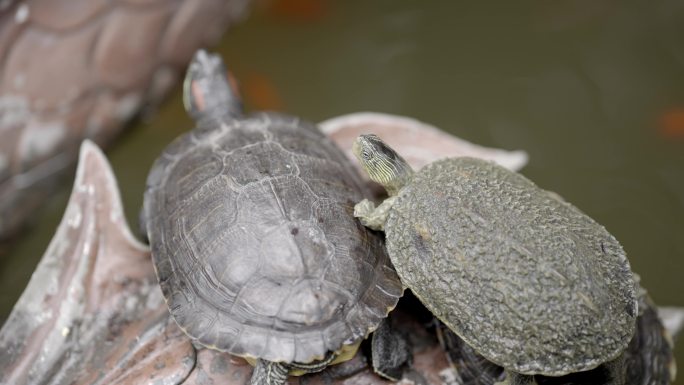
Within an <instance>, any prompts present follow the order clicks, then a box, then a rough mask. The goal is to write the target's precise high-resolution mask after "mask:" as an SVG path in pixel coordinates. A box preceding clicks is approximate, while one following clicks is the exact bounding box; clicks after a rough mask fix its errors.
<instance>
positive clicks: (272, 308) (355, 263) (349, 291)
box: [144, 114, 402, 362]
mask: <svg viewBox="0 0 684 385" xmlns="http://www.w3.org/2000/svg"><path fill="white" fill-rule="evenodd" d="M361 186H362V185H361V182H360V180H359V178H358V177H357V176H356V175H355V174H354V172H353V170H352V169H351V167H350V166H349V164H348V163H347V161H346V159H345V158H344V155H343V154H342V153H341V152H340V151H339V150H338V149H337V148H336V147H335V146H334V145H333V144H332V142H330V141H329V140H327V139H326V138H325V137H324V136H323V135H322V134H321V133H320V132H319V131H318V129H317V128H316V127H315V126H313V125H310V124H306V123H303V122H300V121H299V120H297V119H294V118H289V117H285V116H280V115H268V114H259V115H256V116H252V117H250V118H247V119H242V120H232V119H226V120H225V121H224V122H223V123H221V124H219V122H216V121H213V120H207V121H201V122H200V127H199V128H197V129H195V130H194V131H192V132H190V133H188V134H186V135H184V136H182V137H180V138H179V139H177V140H176V141H175V142H174V143H172V144H171V145H170V146H169V147H168V148H167V149H166V151H165V152H164V153H163V154H162V156H161V157H160V158H159V159H158V160H157V162H156V163H155V165H154V167H153V169H152V171H151V172H150V175H149V177H148V188H147V191H146V193H145V204H144V210H145V215H146V220H147V231H148V236H149V239H150V244H151V245H152V255H153V258H154V262H155V266H156V270H157V275H158V278H159V282H160V284H161V288H162V291H163V293H164V296H165V297H166V299H167V303H168V305H169V309H170V310H171V314H172V315H173V316H174V318H175V319H176V322H177V323H178V324H179V325H180V326H181V328H183V329H184V330H185V332H186V333H187V334H189V335H190V336H191V337H193V338H195V339H196V340H198V341H199V342H200V343H201V344H203V345H205V346H208V347H211V348H215V349H218V350H224V351H228V352H231V353H233V354H237V355H242V356H252V357H261V358H265V359H267V360H270V361H285V362H293V361H295V362H309V361H311V360H313V359H316V358H320V357H322V356H323V355H324V354H325V353H326V352H327V351H335V350H338V349H339V348H340V347H341V346H342V344H343V343H345V342H347V343H348V342H350V341H351V340H356V339H358V338H360V337H364V336H366V335H367V334H368V333H369V332H370V331H372V330H373V329H374V328H375V327H376V326H377V324H378V323H379V322H380V320H381V319H382V318H384V317H385V316H386V315H387V313H388V311H389V310H390V309H391V308H393V307H394V306H395V305H396V302H397V300H398V298H399V296H400V295H401V292H402V288H401V283H400V281H399V279H398V277H397V275H396V272H395V271H394V269H393V268H392V267H391V263H390V262H389V258H388V257H387V254H386V253H385V251H384V248H383V246H382V243H381V239H380V238H379V237H378V236H377V235H376V234H373V233H371V232H369V231H367V230H366V229H365V228H364V227H363V226H361V225H360V224H359V223H358V221H356V220H355V219H354V217H353V216H352V212H353V205H354V203H355V202H357V201H359V200H360V199H362V198H363V195H364V194H363V192H362V191H363V190H362V187H361Z"/></svg>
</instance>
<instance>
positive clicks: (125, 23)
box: [92, 3, 173, 90]
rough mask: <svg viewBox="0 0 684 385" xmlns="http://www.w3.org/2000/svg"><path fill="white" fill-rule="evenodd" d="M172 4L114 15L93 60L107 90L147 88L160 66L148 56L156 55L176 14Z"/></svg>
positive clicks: (133, 8) (128, 9)
mask: <svg viewBox="0 0 684 385" xmlns="http://www.w3.org/2000/svg"><path fill="white" fill-rule="evenodd" d="M171 5H172V3H168V5H162V6H158V7H154V8H135V7H121V8H119V9H116V10H114V11H113V12H112V14H111V16H110V20H109V22H108V23H107V25H105V26H103V28H102V31H101V33H100V36H99V39H98V41H97V43H96V45H95V47H94V49H93V58H92V59H93V67H94V70H95V75H96V76H97V78H98V79H101V81H102V82H103V83H104V84H103V85H104V86H105V87H109V88H113V89H115V90H126V89H131V88H141V87H142V86H143V85H144V83H145V82H146V81H147V79H148V78H149V77H150V75H151V74H152V71H153V69H154V67H155V65H156V64H157V63H155V60H147V59H146V56H150V55H155V54H156V53H157V47H158V45H159V44H160V42H161V40H162V36H163V33H164V31H165V29H166V28H165V26H166V25H167V24H168V23H169V21H170V19H171V16H172V15H173V14H172V12H173V8H172V7H171ZM133 36H135V38H133Z"/></svg>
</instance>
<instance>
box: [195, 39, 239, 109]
mask: <svg viewBox="0 0 684 385" xmlns="http://www.w3.org/2000/svg"><path fill="white" fill-rule="evenodd" d="M183 105H184V106H185V110H186V111H187V113H188V115H190V116H191V117H192V118H193V119H194V120H195V121H198V120H200V119H203V118H205V117H210V118H219V117H221V116H224V115H229V116H233V117H239V116H241V115H242V101H241V100H240V96H239V94H238V91H237V87H236V86H234V82H231V81H230V79H229V74H228V71H227V70H226V67H225V65H224V64H223V60H221V57H220V56H219V55H215V54H210V53H208V52H207V51H205V50H203V49H201V50H198V51H197V52H196V53H195V56H194V57H193V58H192V62H190V66H189V67H188V72H187V73H186V75H185V80H184V81H183Z"/></svg>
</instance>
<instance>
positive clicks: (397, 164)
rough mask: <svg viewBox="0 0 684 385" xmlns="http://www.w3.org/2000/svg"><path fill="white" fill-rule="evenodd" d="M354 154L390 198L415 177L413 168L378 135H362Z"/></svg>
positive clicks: (356, 141)
mask: <svg viewBox="0 0 684 385" xmlns="http://www.w3.org/2000/svg"><path fill="white" fill-rule="evenodd" d="M352 152H353V153H354V156H356V159H358V160H359V163H360V164H361V167H362V168H363V169H364V171H366V173H367V174H368V176H369V177H370V179H371V180H372V181H374V182H377V183H380V184H381V185H382V186H383V187H384V188H385V189H386V190H387V194H389V195H390V196H393V195H396V194H397V193H398V192H399V190H400V189H401V188H402V187H404V186H405V185H406V184H407V183H408V182H409V181H410V180H411V177H412V176H413V170H412V169H411V166H409V164H408V163H407V162H406V161H405V160H404V158H402V157H401V156H400V155H399V154H397V153H396V151H394V150H393V149H392V148H391V147H390V146H388V145H387V144H386V143H385V142H383V141H382V139H380V138H379V137H378V136H377V135H374V134H368V135H361V136H359V137H358V138H356V140H355V141H354V144H353V145H352Z"/></svg>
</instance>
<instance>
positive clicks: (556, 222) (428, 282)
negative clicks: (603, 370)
mask: <svg viewBox="0 0 684 385" xmlns="http://www.w3.org/2000/svg"><path fill="white" fill-rule="evenodd" d="M385 228H386V232H387V242H388V246H387V247H388V251H389V253H390V255H391V256H392V258H393V263H394V265H395V267H396V268H397V271H398V273H399V275H400V277H401V278H402V281H404V283H405V284H406V285H407V286H408V287H410V288H411V289H412V290H413V291H414V292H415V293H416V295H417V296H418V297H419V298H421V299H422V300H423V302H424V303H426V304H427V305H429V306H428V307H429V308H430V310H432V311H433V313H435V314H436V315H437V316H438V317H439V318H440V319H442V321H444V322H445V323H446V324H447V325H449V326H450V327H451V328H452V330H454V331H455V332H456V333H457V334H459V336H461V338H463V339H464V340H465V341H466V342H467V343H468V344H470V345H471V346H473V347H474V348H475V349H476V350H477V351H478V352H480V353H481V354H482V355H484V356H485V357H486V358H488V359H489V360H491V361H493V362H495V363H497V364H499V365H502V366H504V367H507V368H509V369H512V370H514V371H517V372H520V373H526V374H547V375H562V374H566V373H570V372H576V371H582V370H588V369H591V368H593V367H596V366H598V365H599V364H601V363H603V362H606V361H608V360H610V359H613V358H615V357H616V356H617V355H619V354H620V353H621V352H622V351H623V350H624V349H625V347H626V346H627V344H628V343H629V340H630V339H631V337H632V335H633V332H634V322H635V311H636V294H635V283H634V281H633V278H632V273H631V271H630V268H629V263H628V262H627V259H626V257H625V255H624V251H623V250H622V248H621V246H620V245H619V243H618V242H617V241H616V240H615V238H613V237H612V236H611V235H610V234H609V233H608V232H607V231H606V230H605V228H603V227H602V226H600V225H599V224H597V223H596V222H594V221H593V220H592V219H591V218H589V217H588V216H586V215H585V214H583V213H582V212H581V211H580V210H578V209H577V208H575V207H574V206H572V205H570V204H569V203H566V202H563V201H562V200H560V199H559V198H558V197H556V196H554V195H552V194H549V193H547V192H546V191H544V190H541V189H539V188H538V187H536V185H534V184H533V183H532V182H531V181H529V180H527V179H526V178H524V177H523V176H521V175H519V174H515V173H513V172H510V171H508V170H506V169H503V168H501V167H499V166H496V165H494V164H492V163H489V162H486V161H481V160H476V159H472V158H456V159H448V160H443V161H438V162H435V163H433V164H431V165H429V166H426V167H425V168H424V169H422V170H421V171H419V172H418V173H417V174H416V176H415V178H414V180H413V181H412V182H411V183H410V184H409V186H407V187H406V188H404V189H403V190H402V191H401V192H400V194H399V196H398V198H397V201H396V202H395V207H394V209H393V211H391V212H390V216H389V218H388V222H387V224H386V226H385ZM601 245H603V246H601Z"/></svg>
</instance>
